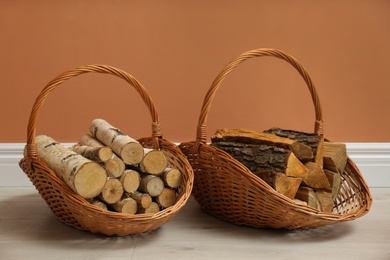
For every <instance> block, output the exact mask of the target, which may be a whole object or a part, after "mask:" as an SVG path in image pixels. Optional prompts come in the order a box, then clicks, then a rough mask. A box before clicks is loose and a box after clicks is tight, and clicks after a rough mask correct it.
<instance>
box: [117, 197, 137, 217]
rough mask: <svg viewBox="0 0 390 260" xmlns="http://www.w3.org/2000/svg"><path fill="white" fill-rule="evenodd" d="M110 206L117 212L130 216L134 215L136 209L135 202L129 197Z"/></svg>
mask: <svg viewBox="0 0 390 260" xmlns="http://www.w3.org/2000/svg"><path fill="white" fill-rule="evenodd" d="M110 206H111V207H112V208H113V209H114V210H115V211H117V212H120V213H125V214H130V215H134V214H136V213H137V209H138V204H137V202H136V201H135V200H134V199H132V198H130V197H125V198H122V199H120V200H119V201H118V202H116V203H114V204H111V205H110Z"/></svg>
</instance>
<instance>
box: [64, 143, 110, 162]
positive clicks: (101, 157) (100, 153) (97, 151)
mask: <svg viewBox="0 0 390 260" xmlns="http://www.w3.org/2000/svg"><path fill="white" fill-rule="evenodd" d="M70 149H71V150H72V151H74V152H76V153H78V154H81V155H82V156H84V157H85V158H88V159H90V160H92V161H94V162H105V161H108V160H109V159H110V158H111V157H112V155H113V153H112V150H111V148H110V147H107V146H103V147H92V146H86V145H77V144H76V145H73V146H72V147H70Z"/></svg>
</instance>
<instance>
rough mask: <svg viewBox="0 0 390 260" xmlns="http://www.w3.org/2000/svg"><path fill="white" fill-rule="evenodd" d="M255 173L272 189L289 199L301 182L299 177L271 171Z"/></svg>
mask: <svg viewBox="0 0 390 260" xmlns="http://www.w3.org/2000/svg"><path fill="white" fill-rule="evenodd" d="M255 174H256V175H257V176H259V177H260V178H261V179H262V180H264V181H265V182H266V183H267V184H268V185H270V186H271V187H272V188H273V189H274V190H276V191H277V192H279V193H281V194H283V195H285V196H286V197H288V198H290V199H293V198H294V197H295V194H296V193H297V191H298V189H299V187H300V184H301V182H302V179H301V178H295V177H288V176H286V175H285V174H283V173H278V172H273V171H262V172H255Z"/></svg>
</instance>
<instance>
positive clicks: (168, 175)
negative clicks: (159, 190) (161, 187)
mask: <svg viewBox="0 0 390 260" xmlns="http://www.w3.org/2000/svg"><path fill="white" fill-rule="evenodd" d="M161 179H162V180H163V181H164V184H165V186H168V187H170V188H173V189H176V188H178V187H179V186H180V185H181V183H182V182H183V175H182V173H181V172H180V171H179V170H178V169H175V168H166V169H165V170H164V172H163V173H162V174H161Z"/></svg>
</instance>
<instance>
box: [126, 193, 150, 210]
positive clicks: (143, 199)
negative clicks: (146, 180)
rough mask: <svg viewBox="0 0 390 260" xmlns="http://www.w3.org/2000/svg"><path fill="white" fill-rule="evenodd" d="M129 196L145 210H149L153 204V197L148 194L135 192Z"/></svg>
mask: <svg viewBox="0 0 390 260" xmlns="http://www.w3.org/2000/svg"><path fill="white" fill-rule="evenodd" d="M127 196H128V197H130V198H133V199H134V200H135V201H136V202H137V203H138V204H139V206H141V207H143V208H145V209H146V208H149V207H150V205H151V204H152V197H151V196H150V195H149V194H147V193H142V192H139V191H135V192H134V193H128V194H127Z"/></svg>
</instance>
